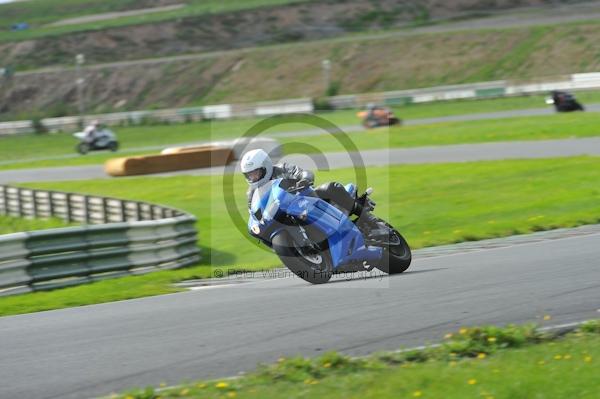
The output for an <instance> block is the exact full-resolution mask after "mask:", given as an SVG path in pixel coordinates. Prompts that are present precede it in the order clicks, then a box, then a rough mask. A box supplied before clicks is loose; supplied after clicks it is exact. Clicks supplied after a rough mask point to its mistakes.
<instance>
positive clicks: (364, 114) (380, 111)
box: [356, 106, 402, 129]
mask: <svg viewBox="0 0 600 399" xmlns="http://www.w3.org/2000/svg"><path fill="white" fill-rule="evenodd" d="M356 116H358V117H359V118H360V119H361V121H362V125H363V126H364V127H366V128H367V129H373V128H376V127H381V126H393V125H400V124H402V120H401V119H400V118H398V117H397V116H396V115H394V113H393V112H392V110H390V109H389V108H387V107H378V106H369V107H368V108H367V110H365V111H360V112H359V113H357V114H356Z"/></svg>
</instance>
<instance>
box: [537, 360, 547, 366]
mask: <svg viewBox="0 0 600 399" xmlns="http://www.w3.org/2000/svg"><path fill="white" fill-rule="evenodd" d="M538 364H539V365H540V366H543V365H544V364H546V362H545V361H544V360H540V361H539V362H538Z"/></svg>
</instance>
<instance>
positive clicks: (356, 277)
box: [329, 267, 448, 284]
mask: <svg viewBox="0 0 600 399" xmlns="http://www.w3.org/2000/svg"><path fill="white" fill-rule="evenodd" d="M447 269H448V268H447V267H440V268H436V269H425V270H410V271H406V272H404V273H402V276H412V275H414V274H421V273H431V272H437V271H441V270H447ZM371 273H373V274H372V275H368V276H364V275H361V274H360V272H358V273H357V272H354V273H353V274H349V273H345V272H342V273H340V274H344V275H346V276H347V277H338V278H336V276H338V275H337V274H336V273H334V274H333V277H332V279H331V280H329V284H337V283H347V282H351V281H361V280H383V279H384V278H393V277H395V276H396V275H390V274H387V273H383V272H371Z"/></svg>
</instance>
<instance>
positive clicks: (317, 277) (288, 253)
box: [271, 231, 333, 284]
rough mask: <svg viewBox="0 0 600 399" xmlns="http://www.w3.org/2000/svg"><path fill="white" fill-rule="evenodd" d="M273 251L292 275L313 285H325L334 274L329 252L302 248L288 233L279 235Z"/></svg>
mask: <svg viewBox="0 0 600 399" xmlns="http://www.w3.org/2000/svg"><path fill="white" fill-rule="evenodd" d="M271 243H272V245H273V250H274V251H275V253H276V254H277V256H279V259H281V262H283V264H284V265H285V266H286V267H287V268H288V269H290V271H291V272H292V273H294V274H295V275H296V276H298V277H300V278H301V279H303V280H305V281H308V282H309V283H311V284H324V283H326V282H328V281H329V279H330V278H331V275H332V274H333V264H332V262H331V257H330V255H329V251H328V250H323V251H319V252H315V251H314V250H307V249H303V248H301V247H300V246H299V245H298V243H296V242H294V239H293V238H292V237H291V236H290V234H288V233H287V232H285V231H283V232H281V233H279V234H277V235H276V236H275V237H274V238H273V241H272V242H271Z"/></svg>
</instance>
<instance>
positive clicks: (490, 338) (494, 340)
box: [487, 337, 497, 344]
mask: <svg viewBox="0 0 600 399" xmlns="http://www.w3.org/2000/svg"><path fill="white" fill-rule="evenodd" d="M487 341H488V342H489V343H492V344H493V343H494V342H496V341H497V340H496V337H489V338H488V339H487Z"/></svg>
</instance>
